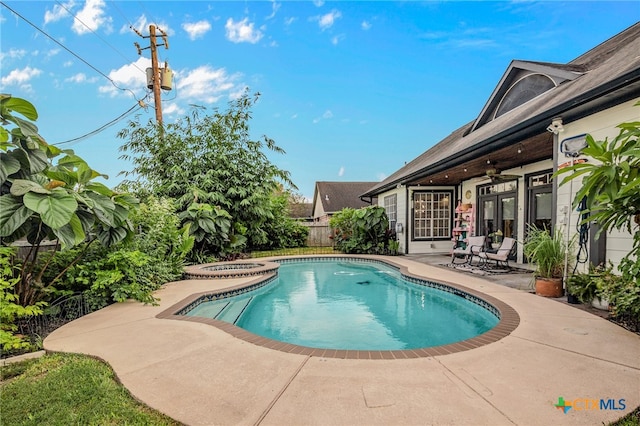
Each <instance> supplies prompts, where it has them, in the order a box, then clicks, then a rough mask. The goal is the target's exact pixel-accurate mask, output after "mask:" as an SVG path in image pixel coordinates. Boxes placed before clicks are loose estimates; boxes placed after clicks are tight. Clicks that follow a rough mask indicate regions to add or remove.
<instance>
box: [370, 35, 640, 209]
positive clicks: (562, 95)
mask: <svg viewBox="0 0 640 426" xmlns="http://www.w3.org/2000/svg"><path fill="white" fill-rule="evenodd" d="M638 52H640V23H636V24H635V25H633V26H631V27H629V28H628V29H627V30H625V31H623V32H621V33H620V34H618V35H616V36H614V37H612V38H611V39H609V40H607V41H605V42H604V43H602V44H600V45H599V46H597V47H595V48H593V49H591V50H590V51H588V52H586V53H584V54H583V55H581V56H579V57H578V58H576V59H574V60H573V61H571V62H569V63H568V64H565V65H561V64H549V63H544V62H530V61H514V62H512V63H511V65H510V67H509V68H508V69H507V71H506V72H505V74H504V76H503V78H502V79H501V83H504V84H506V82H507V80H508V78H509V75H510V73H511V71H512V70H513V69H515V68H517V67H522V68H528V69H541V67H543V68H544V69H545V70H546V71H548V72H550V70H551V69H553V72H554V74H555V75H557V76H559V77H563V76H564V77H566V80H564V81H562V82H561V83H560V84H558V85H557V86H556V87H555V88H553V89H551V90H548V91H547V92H545V93H542V94H540V95H539V96H537V97H535V98H533V99H531V100H529V101H528V102H526V103H524V104H522V105H520V106H518V107H516V108H514V109H512V110H510V111H508V112H506V113H504V114H502V115H500V116H498V117H496V118H494V119H493V120H490V121H486V122H484V123H482V125H478V126H474V124H476V123H478V121H479V120H481V117H482V114H483V113H485V112H486V111H487V110H488V107H487V105H489V104H491V101H492V98H496V97H497V94H498V92H500V90H502V89H501V87H500V85H499V86H498V88H496V90H495V91H494V93H493V94H492V98H490V100H489V101H488V102H487V105H485V108H483V111H482V112H481V114H480V115H479V116H478V118H476V119H475V120H474V121H472V122H469V123H467V124H465V125H463V126H462V127H460V128H459V129H457V130H455V131H454V132H453V133H451V134H450V135H449V136H447V137H446V138H444V139H443V140H442V141H440V142H438V143H437V144H436V145H434V146H433V147H432V148H430V149H429V150H427V151H425V152H424V153H423V154H421V155H420V156H418V157H417V158H415V159H414V160H412V161H411V162H409V163H407V164H406V165H405V166H404V167H402V168H401V169H399V170H397V171H396V172H394V173H393V174H391V175H390V176H389V177H388V178H387V179H385V180H384V181H382V182H380V183H378V184H377V185H375V186H374V187H372V188H370V189H369V190H368V191H367V192H364V193H363V194H362V195H363V196H365V197H369V196H374V195H377V194H380V193H382V192H384V191H386V190H388V189H390V188H393V187H395V186H396V185H398V184H405V183H407V182H410V181H411V180H413V179H416V178H419V177H423V176H429V175H431V174H433V173H436V172H440V171H443V170H446V169H447V168H448V167H452V166H455V165H459V164H462V163H464V162H465V161H469V160H470V159H473V158H476V157H477V156H478V155H481V154H486V153H490V152H492V151H495V150H497V149H500V148H504V147H506V146H508V145H510V144H513V143H515V142H518V141H520V140H522V139H524V138H526V137H532V136H535V135H540V134H544V133H546V127H547V126H548V125H549V123H550V122H551V120H552V119H553V118H554V117H557V116H560V115H561V116H562V118H563V120H564V121H565V123H567V122H571V121H574V120H577V119H579V118H582V117H584V116H587V115H590V114H593V113H594V112H597V111H600V110H602V109H604V108H607V107H611V106H613V105H616V104H619V103H622V102H625V101H627V100H630V99H633V98H635V97H637V96H640V55H639V54H638ZM534 65H535V66H534ZM572 76H575V78H573V79H571V78H569V77H572Z"/></svg>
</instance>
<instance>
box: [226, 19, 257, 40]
mask: <svg viewBox="0 0 640 426" xmlns="http://www.w3.org/2000/svg"><path fill="white" fill-rule="evenodd" d="M224 28H225V29H226V30H227V39H228V40H229V41H232V42H234V43H242V42H247V43H257V42H258V41H259V40H260V39H261V38H262V36H263V33H262V31H260V30H257V29H255V28H254V27H253V22H249V18H244V19H243V20H242V21H238V22H234V20H233V18H229V19H227V23H226V25H225V26H224Z"/></svg>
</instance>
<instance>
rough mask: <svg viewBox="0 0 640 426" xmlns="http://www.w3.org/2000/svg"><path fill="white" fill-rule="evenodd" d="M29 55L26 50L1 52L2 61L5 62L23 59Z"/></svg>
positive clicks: (0, 58)
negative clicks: (7, 59) (6, 60)
mask: <svg viewBox="0 0 640 426" xmlns="http://www.w3.org/2000/svg"><path fill="white" fill-rule="evenodd" d="M26 54H27V51H26V50H24V49H9V51H8V52H0V61H3V62H4V61H5V59H6V58H9V59H22V58H24V57H25V55H26Z"/></svg>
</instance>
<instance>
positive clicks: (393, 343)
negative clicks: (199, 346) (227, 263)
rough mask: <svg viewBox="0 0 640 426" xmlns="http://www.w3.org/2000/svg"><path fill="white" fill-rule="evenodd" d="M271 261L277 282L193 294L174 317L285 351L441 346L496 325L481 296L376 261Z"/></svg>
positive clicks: (494, 315)
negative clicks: (224, 328) (232, 330)
mask: <svg viewBox="0 0 640 426" xmlns="http://www.w3.org/2000/svg"><path fill="white" fill-rule="evenodd" d="M279 263H280V264H281V266H280V268H279V271H278V276H277V278H275V277H274V278H271V279H269V280H263V281H261V282H259V283H256V284H254V285H253V286H250V287H249V289H248V290H247V289H245V290H243V289H239V290H234V291H233V292H232V293H231V294H235V295H233V296H232V297H228V296H229V295H228V294H222V295H215V297H212V295H205V296H201V297H200V298H198V299H196V300H195V301H193V302H191V303H190V304H189V305H188V306H186V307H185V308H183V309H181V310H180V312H179V314H180V315H188V316H192V317H194V318H208V319H213V320H214V321H224V322H227V323H229V324H234V325H235V326H237V327H241V328H243V329H245V330H247V331H249V332H251V333H254V334H256V335H258V336H262V337H264V338H266V339H269V340H273V341H280V342H286V343H289V344H292V345H298V346H302V347H308V348H322V349H334V350H355V351H376V350H377V351H398V350H404V351H406V350H410V349H418V348H430V347H442V346H443V345H444V346H446V345H451V344H455V343H456V342H461V341H469V339H474V338H477V337H478V336H481V335H483V334H488V333H491V331H490V330H492V329H493V328H494V327H495V326H496V325H497V324H498V323H499V321H500V317H501V314H500V310H499V309H498V308H496V307H495V306H494V305H492V304H491V303H488V302H487V301H486V300H484V299H483V298H480V297H477V296H476V295H474V294H472V293H469V292H465V291H463V290H460V289H459V288H455V287H452V286H448V285H445V284H440V283H433V282H429V281H426V280H423V279H420V278H417V277H412V276H410V275H408V274H405V273H401V271H400V270H399V269H398V268H396V267H392V266H389V265H388V264H386V263H383V262H380V261H374V260H371V259H359V258H342V257H341V258H313V259H290V260H281V261H279ZM487 332H488V333H487Z"/></svg>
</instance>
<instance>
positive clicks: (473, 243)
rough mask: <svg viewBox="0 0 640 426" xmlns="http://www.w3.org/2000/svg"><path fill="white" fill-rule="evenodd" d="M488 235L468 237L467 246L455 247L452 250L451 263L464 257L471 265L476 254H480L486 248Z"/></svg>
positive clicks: (465, 261)
mask: <svg viewBox="0 0 640 426" xmlns="http://www.w3.org/2000/svg"><path fill="white" fill-rule="evenodd" d="M485 240H486V237H485V236H483V235H480V236H475V237H469V238H467V245H466V247H465V248H462V247H459V248H455V249H453V251H452V252H451V264H456V259H459V258H462V259H464V262H460V264H464V263H466V264H467V265H471V262H472V261H473V257H474V256H480V252H482V250H484V243H485Z"/></svg>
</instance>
